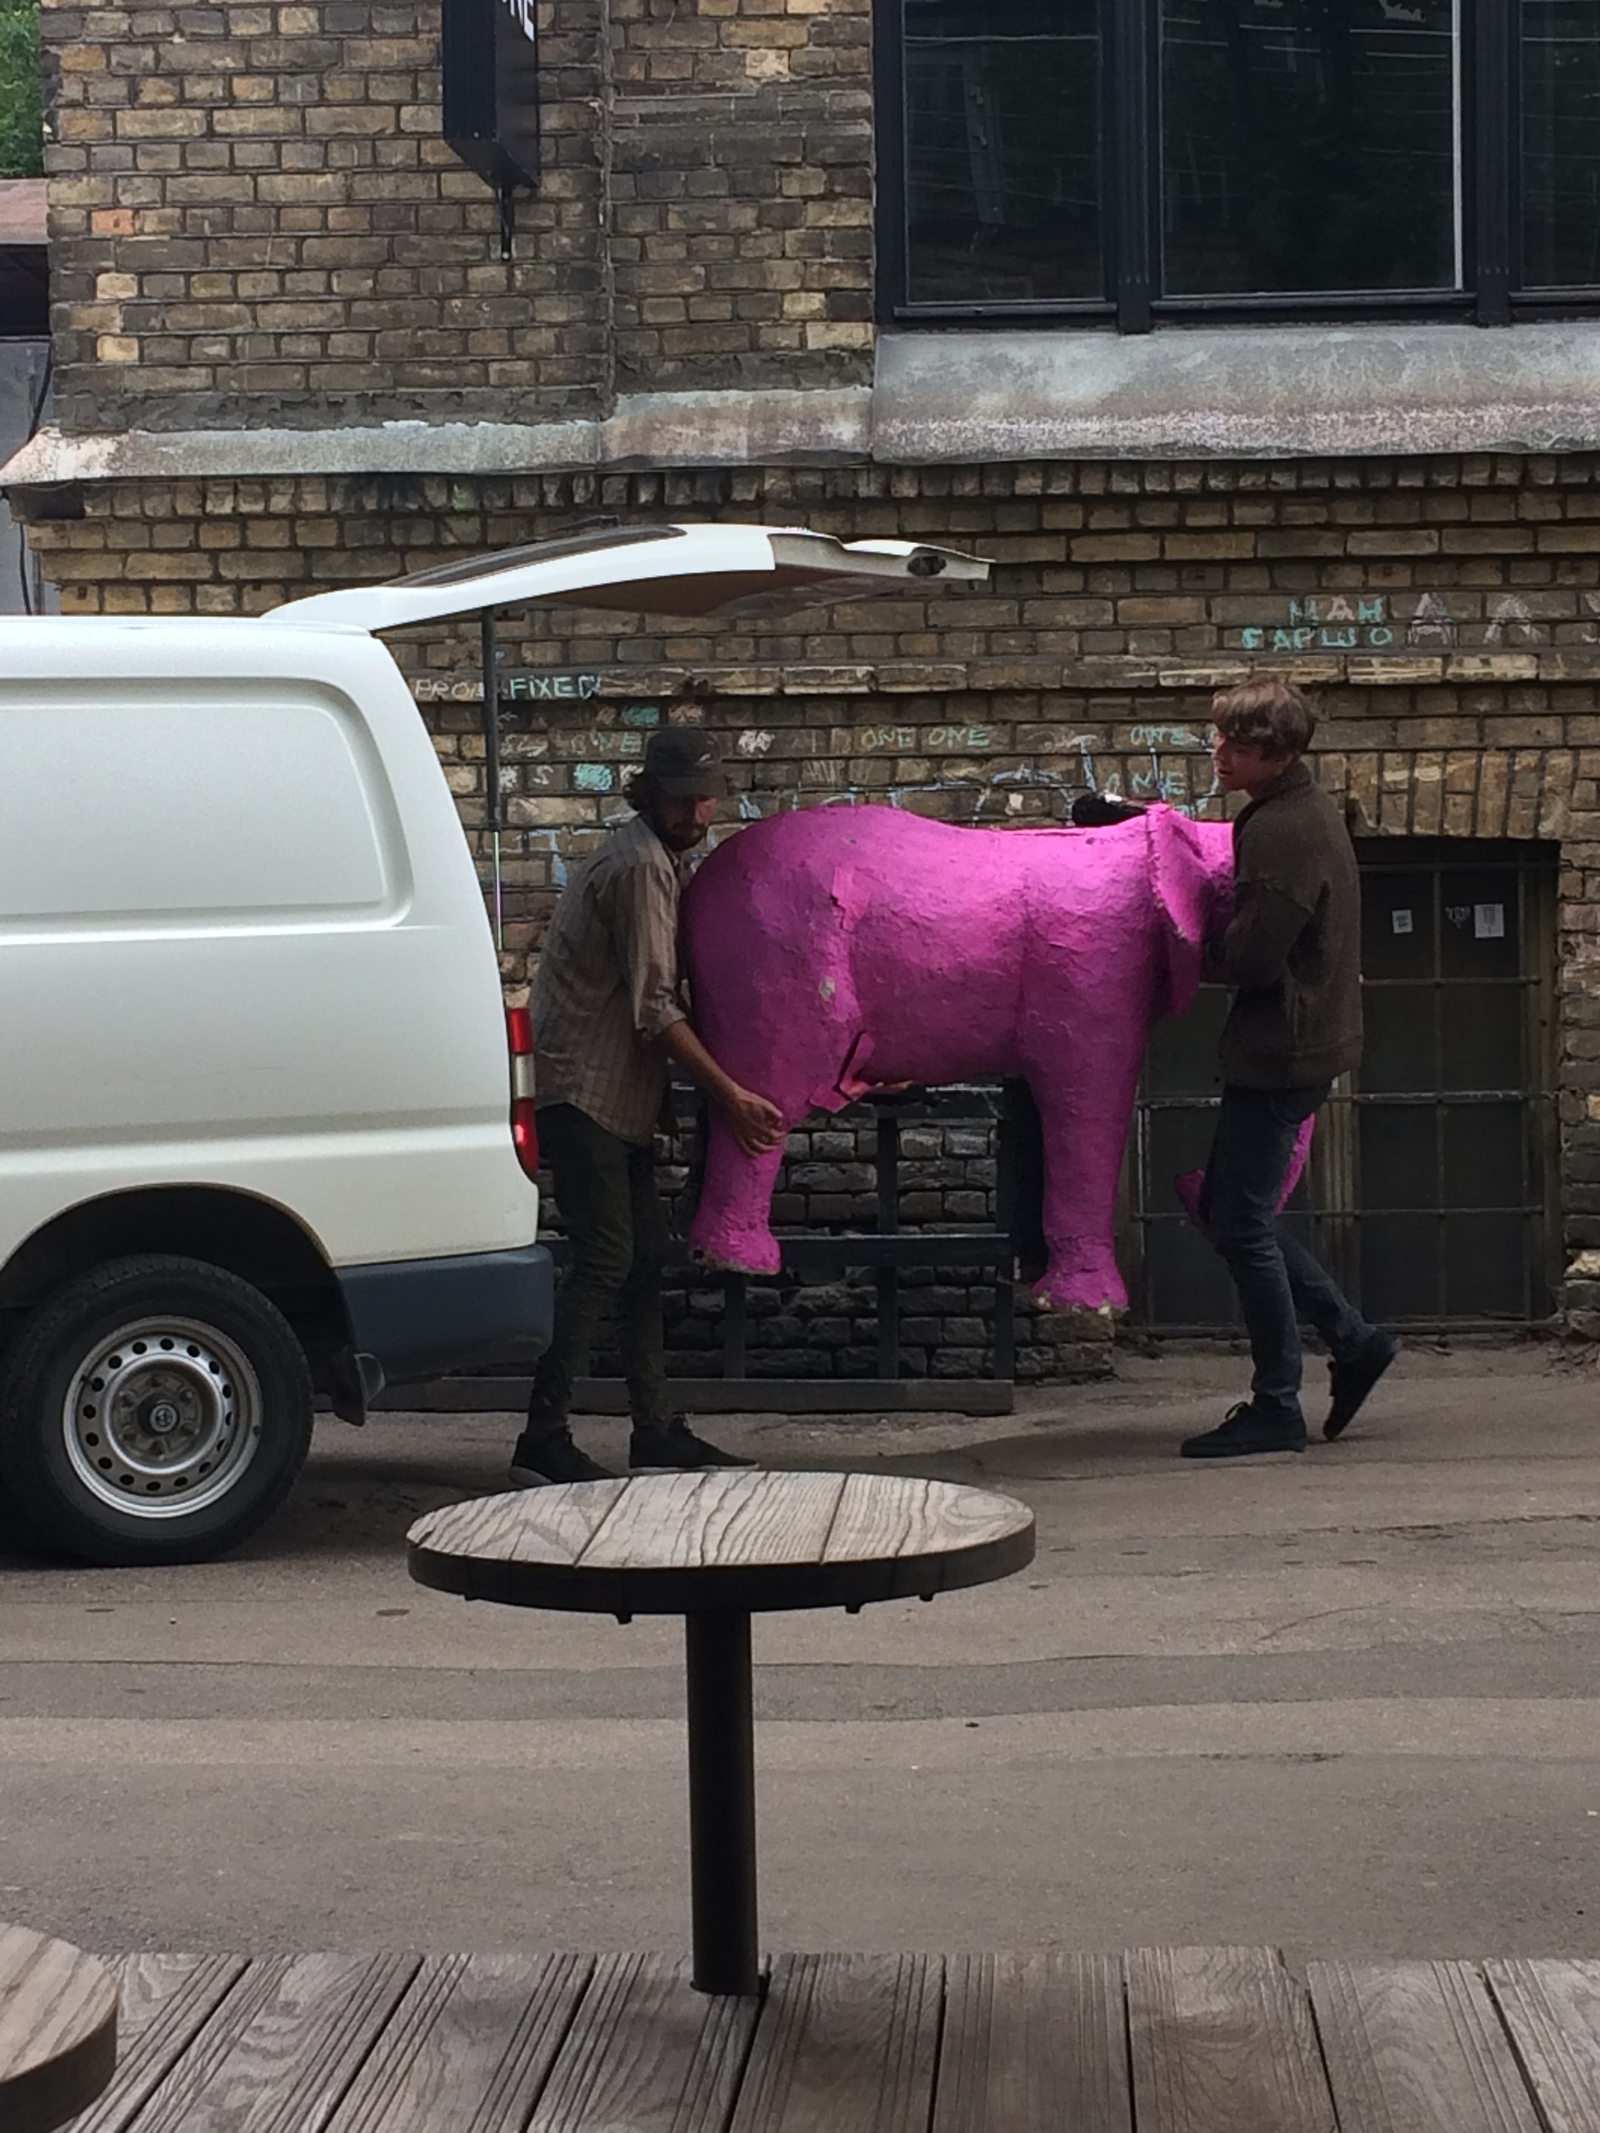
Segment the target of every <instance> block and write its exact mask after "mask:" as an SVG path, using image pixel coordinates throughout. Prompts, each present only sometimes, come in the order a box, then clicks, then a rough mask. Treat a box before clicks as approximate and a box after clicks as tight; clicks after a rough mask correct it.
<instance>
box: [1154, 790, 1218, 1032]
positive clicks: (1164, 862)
mask: <svg viewBox="0 0 1600 2133" xmlns="http://www.w3.org/2000/svg"><path fill="white" fill-rule="evenodd" d="M1208 827H1209V825H1208ZM1145 834H1146V835H1147V836H1148V837H1149V840H1150V878H1151V882H1152V885H1153V887H1154V890H1155V898H1156V906H1157V909H1158V911H1159V913H1160V917H1161V930H1162V938H1163V941H1164V944H1165V947H1166V972H1165V975H1166V999H1165V1000H1164V1001H1163V1002H1162V1005H1163V1007H1164V1008H1165V1010H1166V1012H1167V1013H1168V1014H1172V1015H1181V1014H1182V1013H1183V1011H1184V1009H1185V1008H1186V1007H1187V1006H1188V1005H1189V1003H1190V1001H1191V1000H1192V999H1193V998H1194V996H1195V993H1196V991H1197V990H1198V988H1199V984H1200V966H1201V963H1202V961H1203V959H1204V955H1205V938H1206V927H1207V924H1208V922H1209V921H1210V919H1211V917H1212V913H1213V908H1214V904H1215V898H1216V881H1215V876H1216V874H1217V872H1218V860H1219V858H1220V854H1219V853H1216V852H1212V851H1210V850H1208V849H1207V839H1206V838H1205V836H1204V833H1203V831H1202V829H1201V828H1200V826H1199V825H1197V824H1196V823H1193V822H1191V821H1189V819H1188V818H1187V816H1184V815H1180V814H1178V813H1177V811H1176V810H1175V809H1173V808H1170V807H1152V808H1151V810H1150V812H1149V813H1148V814H1147V815H1146V816H1145ZM1213 841H1214V833H1213Z"/></svg>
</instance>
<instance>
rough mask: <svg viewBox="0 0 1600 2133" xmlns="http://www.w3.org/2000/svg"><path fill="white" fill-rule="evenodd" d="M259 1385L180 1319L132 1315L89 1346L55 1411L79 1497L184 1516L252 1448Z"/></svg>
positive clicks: (127, 1509)
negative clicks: (80, 1487)
mask: <svg viewBox="0 0 1600 2133" xmlns="http://www.w3.org/2000/svg"><path fill="white" fill-rule="evenodd" d="M261 1408H262V1400H261V1385H260V1381H259V1380H258V1378H257V1377H256V1374H255V1371H254V1370H253V1369H252V1368H251V1366H250V1363H249V1360H248V1358H247V1357H246V1356H245V1354H244V1352H243V1350H242V1349H240V1348H239V1347H237V1346H236V1345H235V1343H234V1342H233V1341H231V1340H229V1339H228V1338H227V1336H226V1335H225V1334H222V1333H219V1332H218V1331H217V1329H216V1327H215V1326H207V1325H204V1324H202V1323H201V1322H200V1321H199V1320H198V1319H189V1318H167V1317H161V1318H141V1319H137V1320H135V1321H134V1322H133V1323H132V1324H130V1325H126V1326H119V1327H118V1328H117V1330H116V1332H115V1333H114V1334H112V1335H111V1336H110V1337H109V1338H108V1339H105V1340H101V1341H99V1342H97V1343H96V1345H95V1347H94V1348H93V1350H92V1351H91V1352H90V1354H89V1356H88V1357H87V1359H86V1360H85V1361H84V1363H83V1364H82V1366H81V1367H80V1368H79V1370H78V1371H77V1373H76V1374H75V1376H74V1377H73V1380H72V1383H71V1384H70V1385H69V1387H68V1388H67V1396H66V1400H65V1402H64V1403H63V1407H62V1416H61V1419H62V1423H63V1426H64V1432H65V1442H66V1452H67V1457H68V1459H69V1460H70V1461H71V1463H72V1468H73V1471H74V1473H75V1474H76V1475H77V1477H78V1479H79V1480H80V1481H81V1482H82V1483H83V1485H84V1487H85V1488H86V1489H87V1490H88V1491H89V1493H90V1494H91V1495H92V1496H94V1497H96V1498H98V1500H99V1501H100V1502H101V1503H103V1504H109V1505H110V1506H111V1507H112V1508H113V1509H114V1510H118V1511H121V1512H124V1513H127V1514H131V1515H132V1516H134V1517H136V1518H173V1517H177V1516H179V1515H182V1516H191V1515H192V1514H193V1513H194V1512H195V1511H196V1510H198V1509H200V1508H201V1507H202V1506H203V1505H205V1504H208V1503H215V1502H216V1500H217V1498H218V1497H219V1496H225V1495H226V1494H227V1493H228V1491H229V1490H230V1489H231V1488H233V1487H235V1486H236V1484H237V1483H238V1480H239V1477H240V1475H241V1474H242V1473H243V1471H244V1469H245V1468H246V1467H247V1466H248V1465H249V1464H250V1462H251V1460H252V1459H253V1458H254V1457H255V1455H256V1453H257V1451H258V1450H259V1448H260V1444H261Z"/></svg>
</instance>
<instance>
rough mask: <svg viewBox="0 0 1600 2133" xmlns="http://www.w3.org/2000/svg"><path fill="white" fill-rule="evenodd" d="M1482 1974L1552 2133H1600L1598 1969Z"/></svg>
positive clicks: (1523, 1964) (1535, 1967)
mask: <svg viewBox="0 0 1600 2133" xmlns="http://www.w3.org/2000/svg"><path fill="white" fill-rule="evenodd" d="M1484 1967H1485V1971H1486V1974H1487V1977H1488V1980H1489V1989H1490V1991H1491V1992H1492V1993H1493V1994H1494V1996H1495V1999H1496V2000H1497V2001H1498V2002H1499V2005H1500V2010H1501V2012H1502V2013H1503V2015H1504V2016H1505V2020H1506V2027H1507V2028H1508V2029H1509V2030H1510V2032H1511V2040H1512V2042H1513V2043H1514V2044H1515V2046H1516V2048H1517V2056H1518V2057H1519V2058H1520V2059H1521V2061H1522V2065H1523V2069H1524V2071H1525V2073H1526V2074H1527V2077H1528V2081H1529V2083H1530V2085H1531V2087H1532V2089H1533V2092H1534V2095H1535V2096H1536V2097H1537V2098H1538V2100H1539V2108H1540V2110H1541V2111H1542V2112H1543V2113H1544V2117H1545V2122H1546V2124H1547V2125H1548V2127H1549V2133H1600V1962H1554V1961H1544V1962H1534V1961H1520V1962H1491V1963H1488V1964H1486V1965H1485V1966H1484Z"/></svg>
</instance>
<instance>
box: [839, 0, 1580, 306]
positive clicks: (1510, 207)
mask: <svg viewBox="0 0 1600 2133" xmlns="http://www.w3.org/2000/svg"><path fill="white" fill-rule="evenodd" d="M1160 4H1161V0H1098V5H1099V17H1100V39H1101V128H1100V163H1101V191H1100V197H1101V215H1102V227H1103V230H1104V244H1105V261H1104V264H1105V282H1106V288H1105V293H1104V294H1103V295H1101V296H1098V297H1072V298H1025V299H1016V300H1011V301H1006V302H984V301H982V300H981V299H973V300H971V301H955V302H951V301H944V302H938V303H914V302H912V301H910V300H909V298H908V296H907V268H908V253H909V245H908V235H907V210H908V200H907V185H906V110H905V95H906V86H905V50H904V41H903V34H902V32H903V23H904V13H905V0H873V67H874V91H873V95H874V108H875V131H876V147H877V208H876V222H877V230H876V236H877V259H878V266H877V277H876V282H877V316H878V321H879V323H880V324H881V325H886V326H903V325H918V324H920V325H929V326H938V325H962V324H995V325H999V324H1006V323H1010V324H1013V325H1022V324H1048V323H1050V322H1052V321H1059V322H1061V323H1064V324H1076V325H1083V326H1109V327H1115V329H1116V330H1117V331H1119V332H1121V333H1148V332H1149V331H1150V330H1151V329H1152V328H1153V327H1155V326H1161V325H1183V324H1192V323H1197V322H1204V323H1213V324H1220V325H1227V324H1249V323H1258V322H1259V323H1273V322H1277V323H1286V324H1287V323H1294V322H1301V323H1315V322H1316V321H1318V320H1322V319H1338V320H1340V321H1356V322H1359V321H1362V320H1366V321H1379V320H1408V319H1409V320H1419V321H1432V320H1450V319H1466V320H1471V321H1473V322H1475V323H1476V324H1477V325H1480V326H1509V325H1512V324H1513V323H1515V322H1516V321H1517V320H1519V319H1524V318H1527V319H1534V318H1548V319H1559V318H1583V317H1587V316H1591V315H1593V313H1594V312H1596V311H1597V310H1600V283H1597V284H1595V285H1593V286H1588V287H1571V288H1547V287H1537V286H1523V285H1522V281H1521V271H1520V270H1521V262H1520V259H1519V256H1518V255H1519V251H1520V237H1521V226H1522V201H1521V164H1522V157H1521V153H1520V150H1521V138H1520V127H1521V106H1522V81H1521V67H1520V63H1519V61H1520V48H1521V39H1520V35H1519V28H1520V21H1519V11H1520V8H1521V6H1522V0H1461V88H1460V94H1461V148H1462V155H1461V185H1462V194H1463V197H1462V202H1461V209H1462V280H1463V284H1464V286H1463V287H1462V288H1461V289H1460V290H1457V291H1448V290H1445V291H1441V290H1416V291H1407V290H1373V291H1354V292H1349V291H1337V292H1333V293H1330V294H1327V295H1304V294H1300V295H1292V296H1283V295H1270V296H1162V295H1161V294H1160V293H1159V289H1158V287H1157V273H1158V260H1159V256H1160V251H1159V220H1158V218H1159V211H1160V167H1159V156H1160V139H1159V132H1160V104H1159V97H1160V72H1159V43H1158V40H1159V34H1160ZM1495 84H1500V85H1501V86H1500V89H1499V92H1498V93H1496V89H1495Z"/></svg>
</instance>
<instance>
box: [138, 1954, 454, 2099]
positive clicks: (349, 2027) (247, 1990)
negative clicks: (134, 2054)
mask: <svg viewBox="0 0 1600 2133" xmlns="http://www.w3.org/2000/svg"><path fill="white" fill-rule="evenodd" d="M420 1967H421V1959H420V1958H419V1957H417V1956H414V1955H378V1956H359V1955H296V1956H289V1957H285V1958H282V1959H279V1960H276V1961H269V1962H262V1963H254V1964H252V1965H251V1967H250V1969H249V1970H248V1971H247V1972H246V1974H245V1976H244V1977H243V1978H242V1979H241V1980H240V1981H239V1983H238V1985H237V1986H235V1988H234V1990H233V1991H232V1992H230V1993H229V1994H228V1996H227V1998H226V1999H225V2000H224V2001H223V2002H222V2004H221V2006H220V2007H219V2008H218V2009H217V2012H216V2014H215V2015H214V2016H213V2017H212V2019H211V2020H210V2021H209V2022H208V2023H207V2024H206V2026H205V2027H204V2028H203V2029H202V2030H201V2031H200V2033H199V2035H198V2036H197V2037H196V2039H195V2041H194V2043H193V2044H192V2045H191V2046H190V2048H189V2050H188V2051H187V2052H186V2053H185V2054H184V2056H183V2057H182V2059H180V2060H179V2062H178V2063H177V2065H176V2066H174V2067H173V2068H172V2070H171V2072H170V2073H169V2074H168V2075H167V2077H166V2079H165V2080H164V2081H162V2082H161V2084H160V2085H159V2087H157V2089H156V2090H155V2092H154V2093H153V2095H152V2096H151V2098H150V2100H149V2102H148V2103H147V2104H146V2106H145V2108H144V2109H143V2110H142V2111H141V2112H140V2113H139V2115H138V2117H137V2118H136V2119H135V2120H134V2121H133V2133H323V2129H324V2128H325V2127H326V2125H327V2123H328V2120H329V2118H330V2117H331V2116H332V2113H333V2111H334V2109H335V2107H336V2106H337V2104H338V2103H339V2101H340V2099H341V2098H342V2097H343V2095H344V2092H345V2090H346V2089H347V2088H348V2087H349V2086H350V2083H351V2080H352V2079H353V2077H354V2075H355V2073H356V2071H357V2069H358V2068H359V2067H360V2065H361V2064H362V2061H363V2060H364V2059H365V2058H366V2056H367V2054H368V2052H369V2051H371V2049H372V2047H373V2046H374V2044H375V2043H376V2042H377V2040H378V2037H379V2035H380V2034H381V2032H382V2030H383V2026H384V2024H385V2023H386V2022H387V2021H388V2020H389V2017H390V2016H391V2015H392V2014H393V2013H394V2010H395V2008H396V2007H397V2006H398V2005H399V2002H400V1999H401V1996H402V1994H403V1993H404V1992H405V1989H406V1987H407V1986H408V1985H409V1984H410V1982H411V1980H412V1978H413V1977H414V1976H415V1975H416V1973H417V1971H418V1969H419V1968H420Z"/></svg>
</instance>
